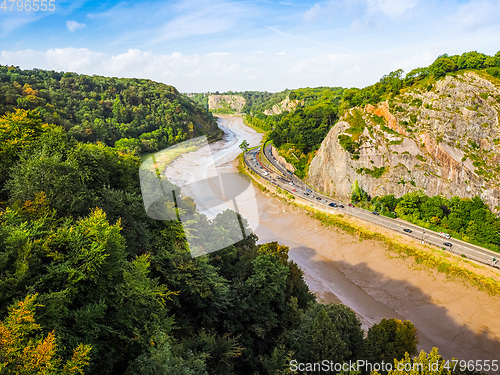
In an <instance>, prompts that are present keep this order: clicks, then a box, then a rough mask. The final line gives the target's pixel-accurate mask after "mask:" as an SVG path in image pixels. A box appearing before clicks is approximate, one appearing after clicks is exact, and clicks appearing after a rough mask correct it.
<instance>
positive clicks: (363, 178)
mask: <svg viewBox="0 0 500 375" xmlns="http://www.w3.org/2000/svg"><path fill="white" fill-rule="evenodd" d="M490 79H491V77H488V76H484V77H482V76H480V75H479V74H478V73H473V72H466V73H463V74H459V75H456V76H455V77H453V76H447V77H445V78H443V79H441V80H439V81H437V82H435V83H434V84H433V85H429V86H428V87H423V88H419V89H416V88H411V89H408V90H407V91H405V92H403V93H401V94H399V95H398V96H396V97H395V98H394V99H393V100H391V101H387V102H384V103H379V104H378V105H377V106H371V105H367V106H365V107H364V108H353V109H351V110H350V111H349V112H347V113H346V114H345V115H344V116H343V117H342V118H341V120H340V121H339V122H338V123H337V124H336V125H335V126H334V127H332V129H331V130H330V132H329V133H328V135H327V137H326V138H325V140H324V141H323V143H322V144H321V147H320V149H319V150H318V152H317V155H316V156H315V157H314V159H313V161H312V162H311V165H310V168H309V175H308V181H309V182H310V183H312V184H313V185H315V186H317V187H318V188H319V189H321V190H323V191H326V192H328V193H330V194H335V195H337V196H339V197H342V198H348V197H350V193H351V186H352V184H353V183H354V181H355V180H358V182H359V185H360V186H361V187H362V188H363V189H364V190H365V191H367V192H368V193H369V194H370V195H371V196H372V197H373V196H377V195H379V196H380V195H386V194H394V195H396V196H401V195H403V194H405V193H407V192H410V191H415V190H419V189H422V190H424V191H425V193H426V194H427V195H430V196H433V195H442V196H445V197H451V196H454V195H458V196H460V197H473V196H475V195H479V196H480V197H481V198H482V199H483V200H484V201H485V202H486V203H487V204H488V205H489V206H490V208H491V209H493V210H495V211H497V212H498V211H499V210H500V126H499V117H500V84H499V83H498V81H495V82H494V80H493V79H491V80H490Z"/></svg>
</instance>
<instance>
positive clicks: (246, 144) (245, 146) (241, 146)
mask: <svg viewBox="0 0 500 375" xmlns="http://www.w3.org/2000/svg"><path fill="white" fill-rule="evenodd" d="M248 146H250V145H249V144H248V142H247V140H246V139H244V140H243V142H241V143H240V148H241V149H242V150H243V151H245V152H246V151H247V149H248Z"/></svg>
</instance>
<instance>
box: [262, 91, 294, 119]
mask: <svg viewBox="0 0 500 375" xmlns="http://www.w3.org/2000/svg"><path fill="white" fill-rule="evenodd" d="M298 105H299V101H298V100H297V99H293V100H290V98H289V97H288V96H287V97H286V98H285V99H283V100H282V101H281V102H279V103H278V104H275V105H273V108H272V109H266V110H264V114H265V115H266V116H269V115H279V114H281V113H283V112H287V111H293V110H295V109H296V108H297V106H298Z"/></svg>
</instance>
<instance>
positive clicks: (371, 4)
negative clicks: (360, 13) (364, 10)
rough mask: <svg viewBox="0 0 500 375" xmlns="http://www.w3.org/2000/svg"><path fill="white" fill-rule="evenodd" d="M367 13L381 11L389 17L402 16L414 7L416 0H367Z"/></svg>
mask: <svg viewBox="0 0 500 375" xmlns="http://www.w3.org/2000/svg"><path fill="white" fill-rule="evenodd" d="M367 2H368V3H367V5H368V12H369V13H377V12H380V13H383V14H385V15H387V16H389V17H391V18H396V17H400V16H402V15H403V14H404V13H405V12H406V11H408V10H410V9H412V8H414V7H415V6H416V5H417V2H418V0H367Z"/></svg>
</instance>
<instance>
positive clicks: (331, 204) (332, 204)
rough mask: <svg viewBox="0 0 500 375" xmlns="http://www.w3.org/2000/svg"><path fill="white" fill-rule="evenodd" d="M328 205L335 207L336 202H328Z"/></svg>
mask: <svg viewBox="0 0 500 375" xmlns="http://www.w3.org/2000/svg"><path fill="white" fill-rule="evenodd" d="M329 206H330V207H337V203H334V202H332V203H330V204H329Z"/></svg>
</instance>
